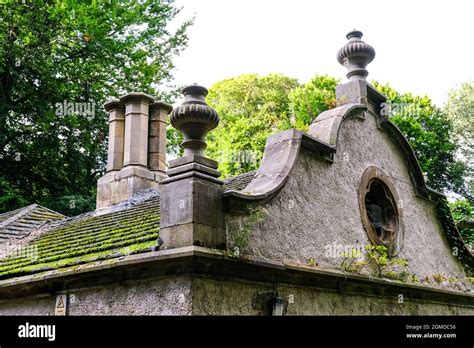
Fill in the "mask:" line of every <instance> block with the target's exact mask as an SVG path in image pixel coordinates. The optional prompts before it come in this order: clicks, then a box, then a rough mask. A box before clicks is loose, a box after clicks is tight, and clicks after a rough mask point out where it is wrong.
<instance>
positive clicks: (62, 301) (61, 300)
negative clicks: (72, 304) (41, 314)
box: [54, 295, 67, 315]
mask: <svg viewBox="0 0 474 348" xmlns="http://www.w3.org/2000/svg"><path fill="white" fill-rule="evenodd" d="M66 306H67V295H58V296H56V306H55V308H54V315H66Z"/></svg>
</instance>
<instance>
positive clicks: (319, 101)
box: [290, 75, 339, 131]
mask: <svg viewBox="0 0 474 348" xmlns="http://www.w3.org/2000/svg"><path fill="white" fill-rule="evenodd" d="M338 82H339V81H338V80H336V79H334V78H332V77H329V76H327V75H316V76H314V77H313V78H312V79H311V81H310V82H308V83H306V84H305V85H304V86H300V87H297V88H295V89H294V90H293V91H291V93H290V108H291V114H292V115H293V116H294V122H293V127H294V128H296V129H300V130H303V131H307V130H308V128H309V125H311V123H312V122H313V121H314V120H315V119H316V117H318V115H319V114H320V113H322V112H323V111H326V110H328V109H331V108H334V107H335V106H336V86H337V84H338Z"/></svg>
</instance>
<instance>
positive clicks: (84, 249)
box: [0, 197, 160, 279]
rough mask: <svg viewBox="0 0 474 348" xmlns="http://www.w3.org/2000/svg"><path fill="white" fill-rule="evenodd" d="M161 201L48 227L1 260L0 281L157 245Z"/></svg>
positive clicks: (135, 251) (148, 201)
mask: <svg viewBox="0 0 474 348" xmlns="http://www.w3.org/2000/svg"><path fill="white" fill-rule="evenodd" d="M159 227H160V201H159V198H158V197H154V198H151V199H149V200H147V201H145V202H143V203H140V204H137V205H135V206H133V207H131V208H128V209H124V210H120V211H115V212H112V213H108V214H104V215H99V216H94V215H93V214H84V215H81V216H78V217H75V218H70V219H65V220H64V221H60V222H55V223H52V224H50V225H49V226H48V227H47V229H46V230H45V231H44V232H41V233H40V235H39V236H38V237H36V238H34V239H32V240H31V241H30V242H29V243H27V244H25V246H23V248H21V249H18V251H15V252H14V253H11V254H10V255H9V256H7V257H4V258H1V259H0V279H3V278H10V277H16V276H20V275H26V274H32V273H38V272H43V271H48V270H53V269H58V268H62V267H70V266H73V265H78V264H82V263H86V262H92V261H96V260H102V259H108V258H112V257H120V256H122V255H127V254H132V253H138V252H144V251H149V250H151V249H152V247H154V246H155V245H156V244H157V238H158V231H159Z"/></svg>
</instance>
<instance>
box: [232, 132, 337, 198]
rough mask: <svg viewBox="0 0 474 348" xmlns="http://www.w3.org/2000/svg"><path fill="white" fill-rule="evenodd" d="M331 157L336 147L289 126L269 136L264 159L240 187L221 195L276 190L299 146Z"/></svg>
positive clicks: (265, 195)
mask: <svg viewBox="0 0 474 348" xmlns="http://www.w3.org/2000/svg"><path fill="white" fill-rule="evenodd" d="M302 146H303V147H305V148H307V149H309V150H310V151H312V152H313V153H316V154H318V155H320V156H321V157H323V158H326V159H328V160H330V158H329V157H327V155H328V154H332V153H334V152H335V151H336V150H335V148H333V147H331V146H329V145H328V144H324V143H322V142H320V141H318V140H317V139H314V138H312V137H310V136H308V135H307V134H304V133H303V132H301V131H299V130H296V129H289V130H286V131H283V132H280V133H278V134H275V135H272V136H270V137H268V139H267V144H266V146H265V152H264V155H263V159H262V162H261V165H260V168H259V169H258V172H257V174H256V175H255V177H254V178H253V179H252V181H251V182H250V183H249V184H248V185H247V186H246V187H245V188H244V189H243V190H241V191H236V190H229V191H226V192H225V193H224V197H235V198H240V199H243V200H250V201H256V200H261V199H265V198H268V197H270V196H272V195H273V194H274V193H276V192H277V191H278V190H279V189H281V188H282V187H283V185H284V184H285V183H286V181H287V180H288V177H289V174H290V172H291V170H292V169H293V166H294V164H295V162H296V159H297V158H298V154H299V152H300V149H301V147H302Z"/></svg>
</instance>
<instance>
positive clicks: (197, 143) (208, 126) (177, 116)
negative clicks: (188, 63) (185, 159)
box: [170, 84, 219, 156]
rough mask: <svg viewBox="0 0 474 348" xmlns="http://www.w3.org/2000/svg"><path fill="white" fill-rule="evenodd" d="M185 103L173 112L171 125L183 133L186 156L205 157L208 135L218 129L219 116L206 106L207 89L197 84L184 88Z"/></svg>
mask: <svg viewBox="0 0 474 348" xmlns="http://www.w3.org/2000/svg"><path fill="white" fill-rule="evenodd" d="M183 94H184V102H183V103H182V104H181V105H180V106H178V107H176V108H174V109H173V111H172V112H171V118H170V120H171V125H172V126H173V127H174V128H176V129H178V130H179V131H181V132H182V133H183V136H184V140H183V142H182V144H181V145H183V147H184V156H187V155H193V154H194V155H199V156H204V149H205V148H206V147H207V144H206V141H205V139H204V138H205V136H206V134H207V133H208V132H209V131H211V130H213V129H214V128H216V127H217V125H218V124H219V116H218V115H217V112H216V111H215V110H214V109H213V108H211V107H210V106H209V105H207V104H206V101H205V98H206V95H207V89H206V88H204V87H202V86H199V85H197V84H194V85H190V86H187V87H185V88H183Z"/></svg>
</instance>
